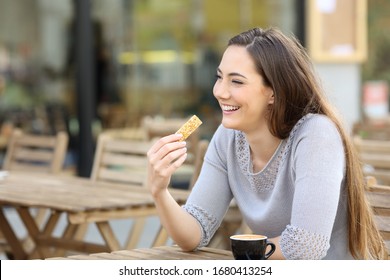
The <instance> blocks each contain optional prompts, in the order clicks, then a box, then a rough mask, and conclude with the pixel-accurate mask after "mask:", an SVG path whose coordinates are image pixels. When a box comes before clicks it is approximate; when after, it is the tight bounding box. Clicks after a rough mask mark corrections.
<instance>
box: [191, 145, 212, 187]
mask: <svg viewBox="0 0 390 280" xmlns="http://www.w3.org/2000/svg"><path fill="white" fill-rule="evenodd" d="M208 146H209V141H208V140H206V139H202V140H200V141H199V142H198V147H197V149H196V154H195V161H194V171H193V174H192V177H191V181H190V185H189V189H190V190H191V189H192V188H193V186H194V185H195V182H196V180H198V177H199V174H200V170H201V169H202V165H203V160H204V155H205V154H206V151H207V148H208Z"/></svg>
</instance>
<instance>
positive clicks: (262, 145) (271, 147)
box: [245, 129, 282, 173]
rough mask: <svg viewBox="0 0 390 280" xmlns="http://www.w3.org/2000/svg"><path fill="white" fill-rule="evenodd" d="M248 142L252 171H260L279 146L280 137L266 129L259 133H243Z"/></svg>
mask: <svg viewBox="0 0 390 280" xmlns="http://www.w3.org/2000/svg"><path fill="white" fill-rule="evenodd" d="M245 137H246V139H247V141H248V143H249V147H250V154H251V161H252V165H253V172H255V173H256V172H259V171H261V170H262V169H263V168H264V167H265V166H266V165H267V163H268V162H269V161H270V159H271V158H272V156H273V155H274V153H275V151H276V150H277V148H278V147H279V144H280V142H281V141H282V140H281V139H279V138H277V137H275V136H274V135H272V134H271V132H270V131H269V130H268V129H267V130H266V131H262V132H261V133H252V134H249V135H248V134H245Z"/></svg>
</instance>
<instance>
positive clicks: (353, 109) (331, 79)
mask: <svg viewBox="0 0 390 280" xmlns="http://www.w3.org/2000/svg"><path fill="white" fill-rule="evenodd" d="M315 68H316V71H317V73H318V74H319V76H320V78H321V80H322V83H323V87H324V89H325V91H326V93H327V94H328V98H329V100H330V101H331V102H332V103H333V104H334V105H335V106H336V108H337V109H338V110H339V112H340V114H341V116H342V117H343V118H344V122H345V124H346V126H347V128H348V129H351V128H352V125H353V124H354V123H355V122H356V121H359V120H360V118H361V109H360V107H361V102H360V98H361V66H360V64H341V63H340V64H315Z"/></svg>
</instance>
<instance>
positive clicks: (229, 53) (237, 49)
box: [213, 45, 274, 133]
mask: <svg viewBox="0 0 390 280" xmlns="http://www.w3.org/2000/svg"><path fill="white" fill-rule="evenodd" d="M213 93H214V96H215V98H217V100H218V102H219V105H220V106H221V109H222V116H223V118H222V124H223V125H224V126H225V127H226V128H231V129H237V130H241V131H243V132H246V133H249V132H251V131H254V130H255V131H256V130H259V129H261V128H262V127H263V128H264V126H265V127H266V126H267V124H266V123H267V122H266V119H265V116H266V112H267V107H268V105H269V104H272V103H273V101H274V98H273V91H272V89H271V88H269V87H267V86H265V85H264V83H263V78H262V77H261V76H260V75H259V73H258V72H257V71H256V67H255V64H254V62H253V60H252V57H251V56H250V55H249V53H248V51H247V50H246V48H245V47H242V46H234V45H232V46H229V47H228V48H227V49H226V51H225V53H224V54H223V57H222V60H221V63H220V64H219V67H218V69H217V81H216V82H215V85H214V90H213Z"/></svg>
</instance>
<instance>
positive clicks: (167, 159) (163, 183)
mask: <svg viewBox="0 0 390 280" xmlns="http://www.w3.org/2000/svg"><path fill="white" fill-rule="evenodd" d="M181 136H182V135H181V134H171V135H168V136H165V137H163V138H161V139H159V140H158V141H157V142H156V143H155V144H153V146H152V147H151V148H150V149H149V151H148V153H147V156H148V161H149V163H148V178H147V180H148V181H147V184H148V186H149V189H150V191H151V193H152V195H153V197H158V195H159V194H160V193H161V192H162V191H164V190H166V189H167V188H168V185H169V182H170V180H171V176H172V174H173V173H174V172H175V171H176V169H178V168H179V167H180V166H181V165H182V164H183V162H184V161H185V159H186V158H187V148H186V142H184V141H179V139H180V138H181Z"/></svg>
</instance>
